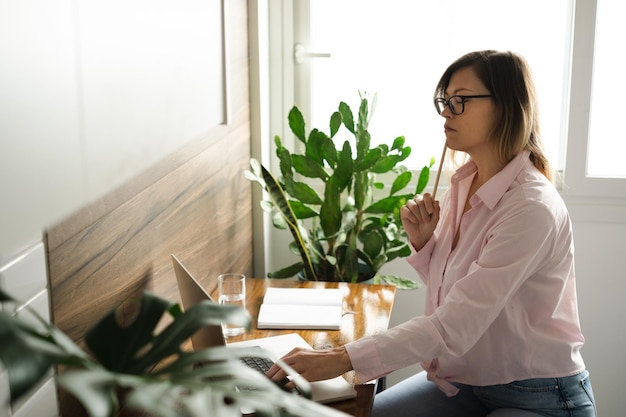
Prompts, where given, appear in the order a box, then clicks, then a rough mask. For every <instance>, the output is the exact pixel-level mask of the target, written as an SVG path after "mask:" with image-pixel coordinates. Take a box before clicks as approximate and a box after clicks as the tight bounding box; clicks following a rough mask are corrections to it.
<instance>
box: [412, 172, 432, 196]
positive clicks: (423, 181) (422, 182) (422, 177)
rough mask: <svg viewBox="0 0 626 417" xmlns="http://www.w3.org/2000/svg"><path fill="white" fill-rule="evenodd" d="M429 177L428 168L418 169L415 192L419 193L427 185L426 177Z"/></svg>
mask: <svg viewBox="0 0 626 417" xmlns="http://www.w3.org/2000/svg"><path fill="white" fill-rule="evenodd" d="M429 177H430V168H428V167H424V168H422V170H421V171H420V176H419V179H418V180H417V187H416V188H415V194H421V193H422V191H424V189H425V188H426V186H427V185H428V179H429Z"/></svg>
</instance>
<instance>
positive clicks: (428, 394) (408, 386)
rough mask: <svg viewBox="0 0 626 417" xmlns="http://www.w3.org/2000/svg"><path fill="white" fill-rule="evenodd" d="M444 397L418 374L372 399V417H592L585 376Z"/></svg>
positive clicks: (530, 381) (473, 389)
mask: <svg viewBox="0 0 626 417" xmlns="http://www.w3.org/2000/svg"><path fill="white" fill-rule="evenodd" d="M455 385H456V386H457V387H458V388H459V389H460V392H459V393H458V394H457V395H456V396H454V397H446V396H445V394H444V393H442V392H441V391H440V390H439V388H437V386H435V384H434V383H432V382H430V381H428V380H427V379H426V372H420V373H418V374H417V375H414V376H412V377H410V378H407V379H405V380H404V381H402V382H400V383H398V384H396V385H394V386H393V387H391V388H389V389H387V390H385V391H383V392H381V393H379V394H378V395H376V397H375V398H374V407H373V409H372V417H391V416H393V417H439V416H446V417H461V416H463V417H486V416H489V417H497V416H499V417H517V416H519V417H523V416H528V417H531V416H534V417H537V416H546V417H595V416H596V410H595V401H594V398H593V391H592V389H591V382H590V381H589V372H587V371H583V372H581V373H579V374H578V375H573V376H569V377H564V378H537V379H528V380H524V381H515V382H512V383H510V384H503V385H492V386H487V387H472V386H469V385H463V384H455Z"/></svg>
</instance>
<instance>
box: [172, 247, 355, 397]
mask: <svg viewBox="0 0 626 417" xmlns="http://www.w3.org/2000/svg"><path fill="white" fill-rule="evenodd" d="M172 263H173V265H174V272H175V274H176V281H177V282H178V290H179V291H180V297H181V300H182V302H183V308H184V309H185V310H187V309H189V308H191V306H193V305H195V304H197V303H199V302H200V301H205V300H209V301H212V302H215V300H213V298H212V297H211V296H210V295H209V293H208V292H207V291H206V290H205V289H204V288H203V287H202V285H200V283H199V282H198V280H196V278H195V277H194V276H193V275H192V274H191V273H190V272H189V270H187V268H186V267H185V266H184V265H183V264H182V262H180V260H179V259H178V258H177V257H176V255H174V254H172ZM191 343H192V345H193V348H194V349H195V350H199V349H205V348H209V347H215V346H226V345H227V346H233V347H255V346H258V347H260V348H262V349H264V350H265V351H266V352H267V353H268V354H269V356H270V357H271V358H273V359H274V360H276V359H279V358H281V357H282V356H284V355H285V354H287V353H288V352H289V351H291V350H292V349H293V348H295V347H303V348H308V349H311V346H310V345H309V344H308V343H307V342H306V341H305V340H304V339H303V338H302V336H300V335H299V334H298V333H289V334H282V335H278V336H270V337H264V338H260V339H254V340H246V341H242V342H235V343H228V344H227V343H226V339H225V338H224V333H223V332H222V326H220V325H207V326H204V327H202V328H201V329H199V330H198V331H197V332H196V333H195V334H194V335H193V336H192V337H191ZM311 394H312V399H313V401H316V402H319V403H330V402H335V401H341V400H346V399H350V398H354V397H355V396H356V390H355V389H354V386H353V385H352V384H349V383H348V382H347V381H346V380H345V379H343V378H342V377H341V376H338V377H336V378H333V379H329V380H326V381H317V382H312V383H311Z"/></svg>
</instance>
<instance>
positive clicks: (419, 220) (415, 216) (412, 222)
mask: <svg viewBox="0 0 626 417" xmlns="http://www.w3.org/2000/svg"><path fill="white" fill-rule="evenodd" d="M400 218H401V219H402V225H403V226H404V230H405V231H406V234H407V235H408V237H409V240H410V241H411V244H412V245H413V247H414V248H415V250H418V251H419V250H420V249H422V248H423V247H424V245H425V244H426V242H428V241H429V240H430V238H431V237H432V235H433V232H434V231H435V227H436V226H437V223H438V222H439V201H433V198H432V196H431V195H430V194H428V193H426V194H424V195H420V194H418V195H416V196H415V197H413V199H412V200H409V201H407V203H406V204H405V205H404V206H402V209H401V210H400Z"/></svg>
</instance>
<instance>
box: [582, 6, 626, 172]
mask: <svg viewBox="0 0 626 417" xmlns="http://www.w3.org/2000/svg"><path fill="white" fill-rule="evenodd" d="M625 16H626V3H624V2H623V1H619V0H598V8H597V12H596V31H595V32H596V37H595V42H594V52H593V78H592V85H591V87H592V92H591V111H590V118H589V154H588V157H587V175H588V176H590V177H604V178H606V177H609V178H610V177H621V178H626V164H624V153H623V152H619V151H618V152H616V150H623V149H626V134H624V130H623V129H622V128H620V127H619V123H616V122H618V120H619V119H616V117H615V116H616V115H620V114H621V111H622V109H621V107H620V106H619V104H618V103H619V102H620V101H621V100H620V99H619V98H618V97H619V94H620V87H619V82H618V84H616V83H615V81H616V80H617V79H619V78H616V75H617V74H616V72H620V70H617V69H618V68H623V62H622V61H623V59H624V58H623V48H624V44H625V43H626V34H625V33H624V29H623V27H622V24H623V21H624V17H625ZM620 78H621V77H620ZM616 95H617V97H616ZM618 117H621V116H618ZM616 145H617V146H616Z"/></svg>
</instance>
